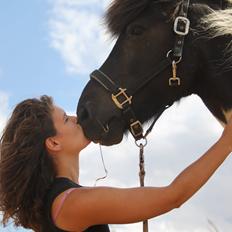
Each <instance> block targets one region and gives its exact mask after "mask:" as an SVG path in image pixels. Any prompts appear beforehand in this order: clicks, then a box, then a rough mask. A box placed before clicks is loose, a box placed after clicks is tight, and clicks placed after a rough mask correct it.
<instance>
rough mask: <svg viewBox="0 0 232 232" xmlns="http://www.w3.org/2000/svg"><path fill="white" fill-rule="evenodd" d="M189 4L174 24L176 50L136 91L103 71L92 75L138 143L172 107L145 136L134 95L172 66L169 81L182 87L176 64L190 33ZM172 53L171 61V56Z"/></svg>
mask: <svg viewBox="0 0 232 232" xmlns="http://www.w3.org/2000/svg"><path fill="white" fill-rule="evenodd" d="M189 2H190V0H184V1H183V3H182V5H181V9H180V12H179V15H178V17H176V19H175V22H174V32H175V34H176V41H175V45H174V49H173V50H171V51H170V52H168V54H167V57H166V58H165V59H164V60H163V61H161V62H160V63H159V64H158V65H157V66H156V67H155V69H154V70H153V72H152V74H151V75H148V76H145V77H143V78H141V79H142V80H143V82H142V83H141V84H140V85H139V86H138V87H136V88H135V89H127V88H122V87H120V86H118V85H117V84H116V83H115V82H114V81H113V80H112V79H111V78H110V77H109V76H108V75H107V74H105V73H104V72H102V71H101V70H95V71H93V72H92V73H91V74H90V78H91V79H92V80H95V81H97V82H98V83H99V84H100V85H101V86H102V87H104V88H105V89H106V90H107V91H108V92H110V93H111V97H112V101H113V102H114V104H115V105H116V106H117V107H118V108H119V109H120V110H122V113H123V118H124V120H125V121H126V122H127V123H128V125H129V130H130V132H131V134H132V135H133V137H134V138H135V140H136V141H137V140H139V139H142V138H145V137H146V135H147V134H148V132H150V131H151V130H152V128H153V126H154V124H155V122H156V121H157V119H158V118H159V117H160V115H161V114H162V113H163V112H164V111H165V110H166V109H167V108H168V107H170V105H168V106H163V107H161V108H160V109H159V110H158V113H157V115H156V117H155V119H154V122H153V123H152V125H151V126H150V127H149V129H148V131H147V132H146V134H145V135H143V127H142V124H141V122H140V121H139V120H137V118H136V115H135V113H134V111H133V109H132V98H133V95H134V94H135V93H136V92H138V91H139V90H140V89H142V88H143V87H144V86H146V85H147V84H148V83H149V82H150V81H152V80H153V79H154V78H155V77H157V76H158V74H160V73H161V72H163V71H164V70H166V69H167V68H168V67H169V66H171V65H172V68H173V77H172V78H170V79H169V85H170V86H176V85H180V79H179V78H177V77H176V64H177V63H179V62H180V61H181V58H182V54H183V47H184V39H185V36H186V35H187V34H188V33H189V26H190V22H189V19H188V18H187V14H188V8H189ZM170 53H172V58H171V59H170V56H169V55H170Z"/></svg>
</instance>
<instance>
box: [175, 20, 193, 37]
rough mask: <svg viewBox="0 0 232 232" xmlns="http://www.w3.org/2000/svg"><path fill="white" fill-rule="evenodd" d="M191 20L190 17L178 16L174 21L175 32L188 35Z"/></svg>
mask: <svg viewBox="0 0 232 232" xmlns="http://www.w3.org/2000/svg"><path fill="white" fill-rule="evenodd" d="M189 27H190V21H189V19H188V18H186V17H183V16H178V17H176V19H175V22H174V32H175V33H176V34H177V35H187V34H188V33H189Z"/></svg>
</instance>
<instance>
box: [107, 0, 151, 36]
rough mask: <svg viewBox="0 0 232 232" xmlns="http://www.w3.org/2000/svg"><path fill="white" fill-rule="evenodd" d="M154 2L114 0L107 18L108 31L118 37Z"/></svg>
mask: <svg viewBox="0 0 232 232" xmlns="http://www.w3.org/2000/svg"><path fill="white" fill-rule="evenodd" d="M153 1H154V0H114V1H112V3H111V4H110V7H109V8H108V11H107V13H106V16H105V22H106V24H107V26H108V29H109V30H110V32H111V33H112V34H113V35H114V36H118V35H119V34H120V33H121V32H122V31H123V29H124V28H125V27H126V26H127V25H128V24H129V23H130V22H131V21H132V20H133V19H135V18H136V16H138V15H139V14H140V13H141V12H143V11H144V10H145V9H146V8H147V7H148V5H149V4H150V3H151V2H153Z"/></svg>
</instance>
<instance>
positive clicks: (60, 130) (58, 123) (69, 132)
mask: <svg viewBox="0 0 232 232" xmlns="http://www.w3.org/2000/svg"><path fill="white" fill-rule="evenodd" d="M52 118H53V122H54V126H55V129H56V131H57V134H56V135H55V136H54V137H55V139H56V140H57V141H58V142H59V144H60V148H61V150H62V152H63V153H65V154H73V155H76V154H77V153H79V152H80V151H81V150H82V149H83V148H85V147H86V146H87V145H88V144H89V143H90V141H89V140H88V139H87V138H86V137H85V136H84V133H83V131H82V128H81V126H80V125H79V124H77V117H75V116H68V115H67V114H66V113H65V111H64V110H63V109H61V108H60V107H58V106H54V111H53V113H52Z"/></svg>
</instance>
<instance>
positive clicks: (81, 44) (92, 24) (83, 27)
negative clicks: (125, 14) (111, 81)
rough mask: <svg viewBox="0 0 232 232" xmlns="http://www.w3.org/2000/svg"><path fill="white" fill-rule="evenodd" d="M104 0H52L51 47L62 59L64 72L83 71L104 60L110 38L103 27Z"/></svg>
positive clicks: (83, 72)
mask: <svg viewBox="0 0 232 232" xmlns="http://www.w3.org/2000/svg"><path fill="white" fill-rule="evenodd" d="M107 2H109V1H106V0H92V1H91V0H89V1H86V0H82V1H80V0H79V1H75V0H68V1H67V0H59V1H57V0H54V1H52V11H51V17H50V20H49V26H50V37H51V46H52V47H53V48H55V49H56V50H57V51H58V52H59V53H60V55H61V57H62V58H63V59H64V62H65V64H66V67H67V71H68V72H70V73H74V74H87V73H89V72H90V71H91V70H93V69H94V68H96V67H97V66H98V65H100V64H101V63H102V61H103V60H104V59H105V57H106V54H107V53H108V52H109V51H110V49H111V40H110V39H109V37H108V36H107V35H106V33H105V32H106V31H105V29H103V25H102V24H103V22H102V13H103V10H104V8H105V7H106V3H107Z"/></svg>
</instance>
